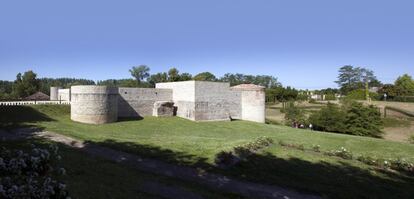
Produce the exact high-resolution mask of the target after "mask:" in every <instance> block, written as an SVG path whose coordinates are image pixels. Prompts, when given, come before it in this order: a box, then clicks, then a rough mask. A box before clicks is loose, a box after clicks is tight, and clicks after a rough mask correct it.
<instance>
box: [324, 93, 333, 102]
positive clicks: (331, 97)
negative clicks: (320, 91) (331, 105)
mask: <svg viewBox="0 0 414 199" xmlns="http://www.w3.org/2000/svg"><path fill="white" fill-rule="evenodd" d="M325 100H326V101H332V100H336V97H335V94H326V95H325Z"/></svg>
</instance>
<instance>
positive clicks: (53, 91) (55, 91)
mask: <svg viewBox="0 0 414 199" xmlns="http://www.w3.org/2000/svg"><path fill="white" fill-rule="evenodd" d="M61 88H62V87H55V86H54V87H50V100H52V101H56V100H59V89H61Z"/></svg>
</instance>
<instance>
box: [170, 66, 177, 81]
mask: <svg viewBox="0 0 414 199" xmlns="http://www.w3.org/2000/svg"><path fill="white" fill-rule="evenodd" d="M168 81H169V82H176V81H180V71H178V69H177V68H171V69H170V70H168Z"/></svg>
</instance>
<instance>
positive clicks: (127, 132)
mask: <svg viewBox="0 0 414 199" xmlns="http://www.w3.org/2000/svg"><path fill="white" fill-rule="evenodd" d="M21 114H25V116H24V117H20V116H19V115H21ZM0 116H1V117H0V121H1V123H2V125H3V128H13V127H15V126H21V125H31V126H36V127H39V128H44V129H46V130H49V131H53V132H56V133H60V134H64V135H67V136H71V137H74V138H77V139H81V140H87V141H90V142H93V143H96V144H100V145H104V146H109V147H112V148H116V149H119V150H123V151H127V152H132V153H136V154H139V155H142V156H145V157H152V158H158V159H161V160H164V161H169V162H174V163H177V164H183V165H189V166H193V167H200V168H203V169H206V170H209V171H211V172H217V173H223V174H225V175H230V176H233V177H236V178H240V179H246V180H249V181H257V182H261V183H267V184H275V185H279V186H287V187H291V188H296V189H299V190H303V191H309V192H315V193H318V194H321V195H323V196H327V197H330V198H412V196H414V190H413V189H412V187H413V185H414V178H413V176H411V175H408V174H405V173H400V172H395V171H384V170H381V169H379V168H375V167H372V166H368V165H365V164H362V163H360V162H358V161H355V160H344V159H341V158H337V157H329V156H325V155H323V154H321V153H313V152H311V151H302V150H298V149H293V148H287V147H281V146H280V145H277V144H275V145H273V146H271V147H269V148H267V149H265V150H264V151H262V152H260V153H258V154H256V155H254V156H252V157H249V158H248V159H247V160H245V161H243V162H241V163H240V164H238V165H236V166H235V167H233V168H231V169H228V170H222V169H218V168H216V167H214V164H213V161H214V157H215V155H216V154H217V153H218V152H220V151H222V150H230V149H231V148H232V147H234V146H236V145H239V144H243V143H247V142H249V141H252V140H254V139H255V138H257V137H261V136H266V137H270V138H272V139H274V140H275V142H279V141H283V142H286V143H294V144H303V146H304V147H305V148H307V149H309V148H311V147H312V146H313V145H320V146H321V150H322V151H328V150H335V149H339V148H340V147H345V148H347V149H348V150H350V151H352V152H353V153H354V154H355V155H365V156H371V157H376V158H398V157H400V158H405V159H407V160H408V161H411V162H414V145H412V144H408V143H399V142H391V141H387V140H383V139H375V138H367V137H357V136H350V135H341V134H333V133H323V132H314V131H309V130H299V129H292V128H290V127H286V126H277V125H267V124H258V123H253V122H245V121H233V122H192V121H188V120H185V119H181V118H176V117H174V118H154V117H146V118H144V119H142V120H124V121H120V122H117V123H112V124H105V125H88V124H81V123H76V122H72V121H71V120H70V118H69V107H68V106H50V105H49V106H47V105H45V106H33V107H1V108H0Z"/></svg>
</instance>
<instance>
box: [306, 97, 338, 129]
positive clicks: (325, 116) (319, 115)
mask: <svg viewBox="0 0 414 199" xmlns="http://www.w3.org/2000/svg"><path fill="white" fill-rule="evenodd" d="M309 123H311V124H312V125H313V126H314V127H313V128H314V129H315V130H320V131H328V132H337V133H343V131H344V129H345V124H344V123H345V113H344V111H343V110H342V109H341V108H340V107H339V106H338V105H336V104H331V103H328V105H327V106H326V107H323V108H322V109H321V110H320V111H318V112H315V113H313V114H311V115H310V117H309Z"/></svg>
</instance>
